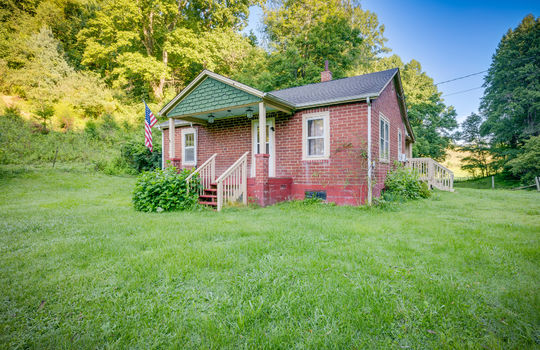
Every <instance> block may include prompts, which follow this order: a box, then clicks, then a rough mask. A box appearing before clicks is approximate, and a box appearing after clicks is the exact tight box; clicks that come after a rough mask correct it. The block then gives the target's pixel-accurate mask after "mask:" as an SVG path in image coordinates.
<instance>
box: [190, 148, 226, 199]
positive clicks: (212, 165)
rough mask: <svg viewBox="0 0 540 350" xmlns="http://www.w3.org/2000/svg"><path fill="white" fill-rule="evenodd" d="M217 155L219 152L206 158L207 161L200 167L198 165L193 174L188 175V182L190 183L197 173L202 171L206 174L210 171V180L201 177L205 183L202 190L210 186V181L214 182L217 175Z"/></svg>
mask: <svg viewBox="0 0 540 350" xmlns="http://www.w3.org/2000/svg"><path fill="white" fill-rule="evenodd" d="M217 155H218V154H217V153H214V154H212V156H211V157H210V158H208V159H207V160H206V162H204V163H202V165H201V166H200V167H198V168H197V169H195V170H194V171H193V172H192V173H191V174H189V176H188V177H186V182H187V183H188V184H189V182H190V181H191V179H192V178H193V176H195V175H196V174H201V173H204V174H207V173H208V174H207V175H208V176H209V179H208V180H206V179H201V183H202V185H203V186H202V189H201V191H202V190H203V189H204V188H205V187H206V186H208V185H209V184H210V183H212V182H214V178H215V177H216V157H217ZM208 168H209V169H208ZM207 169H208V170H209V171H208V170H207ZM205 182H207V183H205ZM188 191H189V186H188ZM201 194H202V192H201Z"/></svg>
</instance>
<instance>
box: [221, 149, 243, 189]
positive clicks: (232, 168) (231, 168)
mask: <svg viewBox="0 0 540 350" xmlns="http://www.w3.org/2000/svg"><path fill="white" fill-rule="evenodd" d="M248 154H249V151H247V152H246V153H244V154H242V156H240V158H238V160H237V161H236V162H234V164H233V165H231V166H230V167H229V168H228V169H227V170H225V172H224V173H223V174H221V176H220V177H218V179H217V180H216V183H218V182H220V181H223V179H224V178H225V177H227V176H228V175H229V174H231V173H232V172H233V170H234V168H235V167H236V166H238V164H240V162H242V160H244V158H247V155H248Z"/></svg>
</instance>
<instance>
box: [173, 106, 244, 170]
mask: <svg viewBox="0 0 540 350" xmlns="http://www.w3.org/2000/svg"><path fill="white" fill-rule="evenodd" d="M187 127H189V126H185V127H177V128H176V134H175V137H174V143H175V153H176V157H169V130H164V133H165V134H164V144H163V148H164V157H165V160H167V159H170V158H178V159H181V158H182V129H183V128H187ZM193 127H194V128H195V129H197V165H201V164H202V163H204V162H205V161H206V160H207V159H208V158H210V157H211V156H212V154H214V153H218V157H217V158H216V174H217V175H218V176H219V175H220V174H221V173H223V172H224V171H225V170H227V168H228V167H229V166H231V165H232V164H233V163H234V162H236V161H237V160H238V158H240V156H241V155H242V154H244V152H247V151H251V121H250V120H249V119H247V118H246V117H239V118H229V119H221V120H219V119H218V120H216V121H215V122H214V123H213V124H208V125H207V126H201V125H193ZM250 166H251V157H248V169H250ZM248 173H249V171H248Z"/></svg>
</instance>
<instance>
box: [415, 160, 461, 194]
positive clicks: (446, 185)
mask: <svg viewBox="0 0 540 350" xmlns="http://www.w3.org/2000/svg"><path fill="white" fill-rule="evenodd" d="M407 166H408V167H410V168H411V169H413V170H414V171H416V172H417V173H418V176H419V177H420V180H422V181H427V183H428V185H429V186H430V187H435V188H438V189H439V190H442V191H450V192H454V173H453V172H452V171H451V170H450V169H448V168H446V167H444V166H443V165H441V164H439V163H437V162H436V161H434V160H433V159H431V158H410V159H409V160H408V161H407Z"/></svg>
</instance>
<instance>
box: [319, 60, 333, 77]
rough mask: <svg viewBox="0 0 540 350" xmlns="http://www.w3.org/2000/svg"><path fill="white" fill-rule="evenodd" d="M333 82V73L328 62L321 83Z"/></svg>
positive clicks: (325, 64)
mask: <svg viewBox="0 0 540 350" xmlns="http://www.w3.org/2000/svg"><path fill="white" fill-rule="evenodd" d="M329 80H332V72H330V71H329V70H328V60H326V61H324V71H322V72H321V82H325V81H329Z"/></svg>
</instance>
